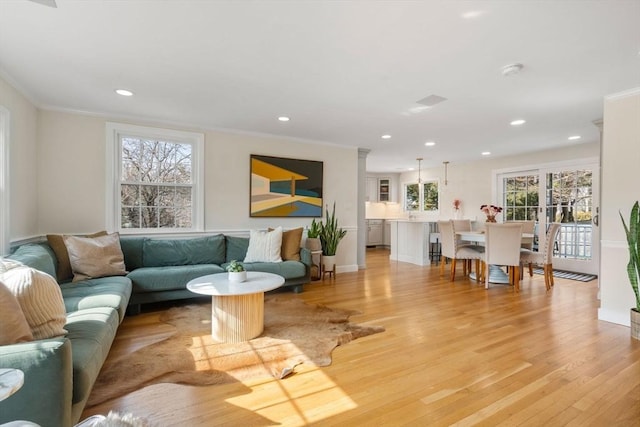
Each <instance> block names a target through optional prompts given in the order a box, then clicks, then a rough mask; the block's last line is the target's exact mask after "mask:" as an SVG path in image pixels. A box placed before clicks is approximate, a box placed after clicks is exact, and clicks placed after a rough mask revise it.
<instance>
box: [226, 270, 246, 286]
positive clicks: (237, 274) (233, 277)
mask: <svg viewBox="0 0 640 427" xmlns="http://www.w3.org/2000/svg"><path fill="white" fill-rule="evenodd" d="M245 280H247V272H246V271H230V272H229V281H230V282H232V283H240V282H244V281H245Z"/></svg>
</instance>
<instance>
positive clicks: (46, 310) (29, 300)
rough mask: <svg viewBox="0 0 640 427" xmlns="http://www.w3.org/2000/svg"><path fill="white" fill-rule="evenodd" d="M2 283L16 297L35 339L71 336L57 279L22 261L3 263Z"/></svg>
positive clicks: (1, 269)
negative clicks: (68, 334) (67, 329)
mask: <svg viewBox="0 0 640 427" xmlns="http://www.w3.org/2000/svg"><path fill="white" fill-rule="evenodd" d="M0 281H2V282H4V284H5V285H6V286H7V288H9V290H11V293H13V295H15V296H16V299H17V300H18V303H19V304H20V308H21V309H22V312H23V313H24V317H25V318H26V319H27V323H28V324H29V328H30V329H31V333H32V334H33V338H34V339H36V340H39V339H45V338H53V337H58V336H62V335H64V334H66V333H67V331H65V329H64V324H65V322H66V311H65V307H64V302H63V300H62V293H61V292H60V287H59V286H58V282H56V279H54V278H53V277H51V276H50V275H48V274H47V273H43V272H42V271H39V270H36V269H34V268H31V267H28V266H26V265H22V264H20V263H18V262H15V261H11V260H2V261H1V262H0Z"/></svg>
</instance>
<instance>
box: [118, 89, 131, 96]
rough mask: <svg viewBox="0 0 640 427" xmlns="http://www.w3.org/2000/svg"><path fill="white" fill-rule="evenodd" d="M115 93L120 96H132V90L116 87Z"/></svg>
mask: <svg viewBox="0 0 640 427" xmlns="http://www.w3.org/2000/svg"><path fill="white" fill-rule="evenodd" d="M116 93H117V94H118V95H122V96H133V92H131V91H130V90H126V89H116Z"/></svg>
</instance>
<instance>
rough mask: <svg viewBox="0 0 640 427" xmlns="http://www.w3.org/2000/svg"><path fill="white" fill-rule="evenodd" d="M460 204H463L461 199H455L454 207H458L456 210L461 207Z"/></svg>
mask: <svg viewBox="0 0 640 427" xmlns="http://www.w3.org/2000/svg"><path fill="white" fill-rule="evenodd" d="M460 204H462V202H461V201H460V199H453V208H454V209H456V210H458V209H460Z"/></svg>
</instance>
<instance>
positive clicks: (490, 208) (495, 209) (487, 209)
mask: <svg viewBox="0 0 640 427" xmlns="http://www.w3.org/2000/svg"><path fill="white" fill-rule="evenodd" d="M480 210H481V211H482V212H484V214H485V215H486V216H487V222H497V221H496V215H498V214H499V213H500V212H502V208H501V207H500V206H494V205H482V206H480Z"/></svg>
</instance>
